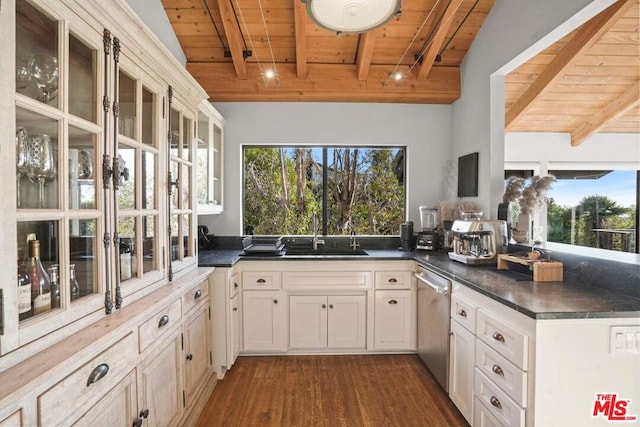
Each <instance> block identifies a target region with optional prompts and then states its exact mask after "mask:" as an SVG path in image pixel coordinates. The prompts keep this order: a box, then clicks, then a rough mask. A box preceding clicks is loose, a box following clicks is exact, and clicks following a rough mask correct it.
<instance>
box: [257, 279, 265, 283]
mask: <svg viewBox="0 0 640 427" xmlns="http://www.w3.org/2000/svg"><path fill="white" fill-rule="evenodd" d="M256 283H267V281H266V280H264V279H258V280H256Z"/></svg>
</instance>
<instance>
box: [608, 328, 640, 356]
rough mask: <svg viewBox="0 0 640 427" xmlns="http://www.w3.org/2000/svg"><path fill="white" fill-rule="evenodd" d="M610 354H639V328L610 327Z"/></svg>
mask: <svg viewBox="0 0 640 427" xmlns="http://www.w3.org/2000/svg"><path fill="white" fill-rule="evenodd" d="M610 351H611V353H612V354H620V353H630V354H640V326H612V327H611V347H610Z"/></svg>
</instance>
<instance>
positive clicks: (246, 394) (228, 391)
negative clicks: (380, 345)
mask: <svg viewBox="0 0 640 427" xmlns="http://www.w3.org/2000/svg"><path fill="white" fill-rule="evenodd" d="M222 425H224V426H305V427H306V426H314V427H315V426H349V427H351V426H443V427H445V426H446V427H450V426H467V425H468V424H467V423H466V421H465V420H464V418H463V417H462V415H460V413H459V412H458V410H457V409H456V408H455V406H454V405H453V403H452V402H451V401H450V400H449V398H448V397H447V396H446V394H445V393H444V391H443V390H442V389H441V388H440V386H439V385H438V383H437V382H436V380H435V379H434V378H433V376H432V375H431V373H430V372H429V371H428V370H427V368H426V367H425V366H424V365H423V363H422V361H421V360H420V359H419V358H418V356H416V355H347V356H334V355H322V356H260V357H247V356H244V357H240V358H238V360H237V361H236V363H235V365H234V366H233V369H231V371H229V372H227V374H226V375H225V378H224V380H222V381H218V384H217V386H216V388H215V390H214V391H213V393H212V395H211V398H210V399H209V402H208V403H207V406H206V408H205V409H204V411H203V412H202V414H201V416H200V419H199V420H198V423H197V426H198V427H205V426H207V427H208V426H222Z"/></svg>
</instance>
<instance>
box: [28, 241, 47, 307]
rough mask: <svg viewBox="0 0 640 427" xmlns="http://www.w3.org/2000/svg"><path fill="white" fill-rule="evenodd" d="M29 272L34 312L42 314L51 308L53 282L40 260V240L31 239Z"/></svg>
mask: <svg viewBox="0 0 640 427" xmlns="http://www.w3.org/2000/svg"><path fill="white" fill-rule="evenodd" d="M26 270H27V274H28V275H29V282H30V283H31V305H32V306H33V314H40V313H43V312H45V311H47V310H51V290H50V287H51V282H50V281H49V275H48V274H47V272H46V271H45V270H44V267H43V266H42V262H40V241H39V240H31V241H29V260H28V261H27V268H26Z"/></svg>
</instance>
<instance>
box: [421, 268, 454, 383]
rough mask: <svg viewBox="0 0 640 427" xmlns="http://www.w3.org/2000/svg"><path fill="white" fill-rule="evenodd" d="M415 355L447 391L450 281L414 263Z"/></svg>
mask: <svg viewBox="0 0 640 427" xmlns="http://www.w3.org/2000/svg"><path fill="white" fill-rule="evenodd" d="M414 275H415V277H416V279H418V355H419V356H420V358H421V359H422V361H423V362H424V363H425V365H427V368H429V370H430V371H431V373H432V374H433V376H434V377H435V378H436V380H438V382H439V383H440V385H442V388H444V390H445V391H446V392H447V393H448V392H449V326H450V314H449V310H450V307H451V299H450V295H451V282H450V281H449V280H447V279H445V278H444V277H442V276H440V275H438V274H436V273H433V272H431V271H429V270H427V269H426V268H423V267H421V266H418V272H417V273H415V274H414Z"/></svg>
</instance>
